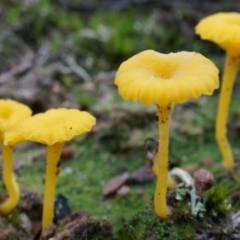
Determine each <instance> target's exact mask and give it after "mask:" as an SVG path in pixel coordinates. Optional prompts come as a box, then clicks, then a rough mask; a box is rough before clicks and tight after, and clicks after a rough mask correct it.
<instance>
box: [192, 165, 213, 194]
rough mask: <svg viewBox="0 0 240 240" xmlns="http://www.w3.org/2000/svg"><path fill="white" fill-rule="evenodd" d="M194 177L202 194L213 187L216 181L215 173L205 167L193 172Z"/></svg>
mask: <svg viewBox="0 0 240 240" xmlns="http://www.w3.org/2000/svg"><path fill="white" fill-rule="evenodd" d="M193 178H194V181H195V185H196V188H197V191H198V194H199V195H200V196H201V195H203V193H204V192H205V191H206V190H208V189H209V188H211V187H212V186H213V184H214V183H215V178H214V176H213V174H212V173H211V172H209V171H207V170H205V169H199V170H197V171H195V172H194V173H193Z"/></svg>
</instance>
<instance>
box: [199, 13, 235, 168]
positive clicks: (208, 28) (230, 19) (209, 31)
mask: <svg viewBox="0 0 240 240" xmlns="http://www.w3.org/2000/svg"><path fill="white" fill-rule="evenodd" d="M196 33H197V34H199V35H200V37H201V38H202V39H204V40H209V41H212V42H214V43H216V44H218V45H219V46H220V47H221V48H223V49H224V50H225V51H226V61H225V66H224V71H223V77H222V83H221V84H222V86H221V91H220V96H219V103H218V110H217V119H216V139H217V142H218V145H219V149H220V152H221V154H222V156H223V164H224V167H225V168H226V169H227V170H232V169H233V168H234V165H235V163H234V158H233V153H232V150H231V146H230V144H229V142H228V139H227V136H226V133H227V130H226V128H227V127H226V125H227V120H228V112H229V104H230V101H231V95H232V88H233V84H234V81H235V78H236V74H237V70H238V66H239V62H240V14H239V13H234V12H231V13H216V14H213V15H210V16H208V17H206V18H204V19H203V20H201V21H200V22H199V23H198V24H197V26H196Z"/></svg>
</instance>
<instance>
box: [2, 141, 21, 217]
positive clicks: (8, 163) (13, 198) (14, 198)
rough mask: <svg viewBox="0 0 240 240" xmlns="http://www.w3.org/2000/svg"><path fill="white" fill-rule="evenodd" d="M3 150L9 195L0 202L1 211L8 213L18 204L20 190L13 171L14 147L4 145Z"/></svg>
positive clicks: (5, 177)
mask: <svg viewBox="0 0 240 240" xmlns="http://www.w3.org/2000/svg"><path fill="white" fill-rule="evenodd" d="M2 151H3V169H4V171H3V177H4V183H5V186H6V188H7V191H8V195H9V197H8V199H7V200H6V201H5V202H3V203H2V204H0V213H1V214H4V215H6V214H8V213H9V212H11V211H12V210H13V209H14V208H15V207H16V205H17V204H18V201H19V197H20V191H19V186H18V183H17V182H16V179H15V176H14V173H13V162H12V147H11V146H8V145H3V150H2Z"/></svg>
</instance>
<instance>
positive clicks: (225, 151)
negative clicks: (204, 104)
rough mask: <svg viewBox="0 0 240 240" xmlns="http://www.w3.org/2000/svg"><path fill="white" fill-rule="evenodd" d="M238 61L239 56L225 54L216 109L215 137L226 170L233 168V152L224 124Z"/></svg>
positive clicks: (239, 60)
mask: <svg viewBox="0 0 240 240" xmlns="http://www.w3.org/2000/svg"><path fill="white" fill-rule="evenodd" d="M239 62H240V57H232V56H230V55H229V54H227V58H226V62H225V66H224V73H223V79H222V86H221V90H220V96H219V103H218V110H217V119H216V139H217V142H218V146H219V149H220V152H221V154H222V156H223V164H224V167H225V168H226V169H227V170H232V169H233V168H234V160H233V153H232V149H231V146H230V144H229V142H228V139H227V136H226V133H227V130H226V125H227V119H228V112H229V105H230V100H231V95H232V89H233V84H234V81H235V78H236V74H237V70H238V65H239Z"/></svg>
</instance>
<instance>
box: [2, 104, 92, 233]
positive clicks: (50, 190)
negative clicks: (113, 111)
mask: <svg viewBox="0 0 240 240" xmlns="http://www.w3.org/2000/svg"><path fill="white" fill-rule="evenodd" d="M95 124H96V119H95V118H94V117H93V116H92V115H91V114H89V113H88V112H84V111H79V110H77V109H65V108H60V109H50V110H48V111H47V112H45V113H39V114H36V115H34V116H33V117H31V118H29V119H27V120H26V121H24V122H23V123H22V124H21V125H20V126H19V127H18V128H17V129H15V130H14V131H11V132H8V134H7V135H6V139H5V141H6V143H9V144H11V143H14V142H19V141H20V140H21V139H24V140H29V141H33V142H39V143H42V144H46V145H47V166H46V168H47V169H46V177H45V192H44V203H43V218H42V229H43V230H44V229H45V228H46V227H47V226H48V225H50V224H51V223H52V221H53V210H54V199H55V188H56V173H57V172H58V163H59V159H60V154H61V149H62V146H63V144H64V142H66V141H69V140H71V139H72V138H73V137H75V136H78V135H81V134H84V133H86V132H89V131H90V130H91V128H92V127H93V126H94V125H95Z"/></svg>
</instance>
